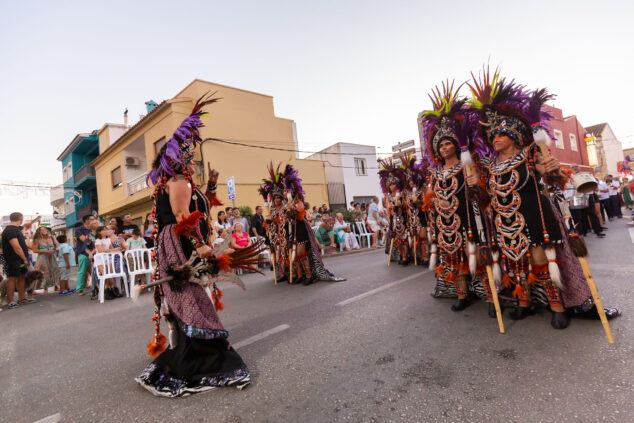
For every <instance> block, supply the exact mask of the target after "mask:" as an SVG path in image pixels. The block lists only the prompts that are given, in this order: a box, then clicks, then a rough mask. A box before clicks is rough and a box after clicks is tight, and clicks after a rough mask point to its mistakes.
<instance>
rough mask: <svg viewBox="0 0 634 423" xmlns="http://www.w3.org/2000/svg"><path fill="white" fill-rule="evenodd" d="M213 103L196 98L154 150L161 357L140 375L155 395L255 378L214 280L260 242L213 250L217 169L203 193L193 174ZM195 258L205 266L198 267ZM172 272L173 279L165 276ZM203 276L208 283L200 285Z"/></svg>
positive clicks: (157, 348)
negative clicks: (224, 315)
mask: <svg viewBox="0 0 634 423" xmlns="http://www.w3.org/2000/svg"><path fill="white" fill-rule="evenodd" d="M214 102H216V99H213V98H211V96H209V95H206V96H203V97H202V98H201V99H200V100H198V101H197V102H196V105H195V107H194V109H193V111H192V113H191V114H190V115H189V116H188V117H187V118H186V119H185V120H184V121H183V122H182V123H181V124H180V126H179V127H178V129H176V131H175V132H174V135H173V138H171V139H170V141H169V142H168V143H167V144H166V145H164V146H163V147H162V148H161V150H160V151H159V153H158V154H157V157H156V159H155V160H154V162H153V165H152V171H151V172H150V174H149V175H148V179H149V180H151V181H152V183H153V184H154V185H155V190H154V194H153V197H152V198H153V201H154V206H153V209H152V214H153V217H154V218H155V221H156V223H157V227H156V228H155V229H154V233H153V234H152V237H153V239H154V240H155V241H156V242H155V245H157V251H155V252H154V253H153V256H154V257H153V258H154V260H156V263H155V264H156V271H155V274H154V275H153V280H154V282H153V283H152V284H151V285H154V301H155V309H154V316H153V318H152V321H153V322H154V329H155V333H154V336H153V338H152V341H151V342H150V344H149V345H148V349H147V351H148V354H149V355H151V356H153V357H156V358H155V360H154V361H153V362H152V363H151V364H150V365H149V366H148V367H146V368H145V370H143V372H142V373H141V375H140V376H139V377H137V378H136V379H135V380H136V381H137V382H138V383H139V384H140V385H141V386H142V387H144V388H146V389H147V390H149V391H150V392H152V393H153V394H154V395H157V396H165V397H180V396H185V395H190V394H193V393H197V392H203V391H207V390H209V389H213V388H214V387H219V386H233V387H236V388H238V389H242V388H244V387H245V386H247V385H249V383H250V376H249V369H248V368H247V366H246V365H245V363H244V362H243V361H242V359H241V358H240V356H239V355H238V353H237V352H236V351H235V350H234V349H233V348H231V344H230V343H229V341H228V339H227V338H228V336H229V333H228V332H227V330H226V329H225V328H224V326H223V325H222V322H221V321H220V318H219V317H218V314H217V312H218V311H219V310H222V308H223V303H222V302H221V301H220V298H221V297H222V291H221V290H220V289H218V288H217V286H216V284H215V283H213V280H214V278H215V277H216V275H217V274H218V273H219V272H221V270H224V271H228V270H229V269H230V268H237V267H242V268H244V267H246V266H244V265H245V263H246V264H251V263H253V262H254V260H257V257H254V256H256V255H257V249H258V248H259V245H258V246H257V248H256V247H254V248H250V249H244V250H240V251H239V252H237V251H236V252H233V253H231V254H229V255H219V256H217V257H216V256H214V250H213V249H212V248H211V247H210V245H211V243H210V239H209V237H210V235H211V233H212V229H211V225H210V222H211V220H210V216H211V214H210V206H212V205H220V204H221V203H220V202H219V201H218V199H217V197H216V194H215V191H216V182H217V179H218V172H216V171H214V170H212V171H211V172H210V175H209V182H208V184H207V191H206V193H205V194H203V193H202V192H201V190H200V189H199V188H198V187H197V186H196V184H195V183H194V181H193V179H192V175H193V174H194V170H195V169H194V162H193V159H194V151H195V147H196V145H197V143H199V142H200V141H201V139H200V135H199V132H198V129H199V128H200V127H201V126H203V125H202V122H201V117H203V116H204V112H203V107H205V106H207V105H209V104H212V103H214ZM227 252H228V251H227ZM192 263H195V264H196V266H195V267H196V268H198V269H202V270H200V271H196V272H193V271H192V267H194V265H193V264H192ZM184 273H187V275H185V274H184ZM192 273H195V274H196V277H193V276H192V275H191V274H192ZM168 277H171V278H172V281H170V282H169V283H168V282H164V283H161V281H162V280H164V279H165V278H168ZM159 278H160V279H159ZM190 280H195V281H197V282H198V283H193V282H190ZM201 280H204V281H205V282H206V286H207V288H204V287H203V286H202V285H201V284H199V283H200V281H201ZM234 281H235V279H234ZM211 287H213V292H211V289H210V288H211ZM137 294H138V292H137ZM161 314H163V316H164V317H165V319H166V320H167V321H168V323H169V329H170V332H169V344H170V348H169V349H166V343H167V338H166V337H165V336H164V335H163V334H162V333H161V332H160V322H161Z"/></svg>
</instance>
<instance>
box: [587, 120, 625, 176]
mask: <svg viewBox="0 0 634 423" xmlns="http://www.w3.org/2000/svg"><path fill="white" fill-rule="evenodd" d="M586 133H587V134H586V135H588V138H589V139H593V140H594V142H595V143H596V150H597V166H596V167H595V172H594V173H595V175H597V177H598V178H601V179H603V178H605V176H606V175H608V174H609V175H617V174H618V170H617V165H616V164H617V163H618V162H620V161H622V160H623V159H624V157H625V156H624V155H623V145H622V144H621V141H619V140H618V139H617V137H616V135H615V134H614V132H613V131H612V128H610V125H609V124H608V123H607V122H604V123H599V124H598V125H592V126H588V127H586Z"/></svg>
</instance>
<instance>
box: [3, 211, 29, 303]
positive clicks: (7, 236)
mask: <svg viewBox="0 0 634 423" xmlns="http://www.w3.org/2000/svg"><path fill="white" fill-rule="evenodd" d="M9 220H10V223H9V225H7V227H6V228H5V229H4V231H2V252H3V254H4V258H5V260H6V262H7V264H6V267H5V271H6V273H7V301H8V302H9V305H8V307H7V308H8V309H12V308H15V307H18V305H23V304H30V303H34V302H35V300H33V299H30V298H26V297H25V281H26V273H27V270H28V266H29V259H28V257H29V250H28V248H27V246H26V239H25V238H24V234H22V221H23V220H24V216H23V215H22V213H19V212H15V213H11V214H10V215H9ZM16 288H17V291H18V301H17V302H16V301H14V298H13V293H14V291H15V290H16Z"/></svg>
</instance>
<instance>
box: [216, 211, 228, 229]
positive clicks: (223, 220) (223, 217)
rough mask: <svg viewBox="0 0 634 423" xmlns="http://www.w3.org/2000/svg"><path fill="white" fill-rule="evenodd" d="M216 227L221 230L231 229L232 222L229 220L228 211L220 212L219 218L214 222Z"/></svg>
mask: <svg viewBox="0 0 634 423" xmlns="http://www.w3.org/2000/svg"><path fill="white" fill-rule="evenodd" d="M214 229H215V230H216V232H220V229H231V223H229V221H228V220H227V213H226V212H225V211H223V210H220V211H219V212H218V220H216V221H215V222H214Z"/></svg>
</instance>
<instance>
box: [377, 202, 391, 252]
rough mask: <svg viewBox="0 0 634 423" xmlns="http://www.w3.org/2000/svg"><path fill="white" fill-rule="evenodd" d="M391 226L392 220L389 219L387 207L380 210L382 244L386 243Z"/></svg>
mask: <svg viewBox="0 0 634 423" xmlns="http://www.w3.org/2000/svg"><path fill="white" fill-rule="evenodd" d="M389 226H390V222H389V221H388V220H387V213H386V211H385V209H382V210H380V211H379V227H380V229H379V231H380V232H381V245H385V240H386V238H387V230H388V227H389Z"/></svg>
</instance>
